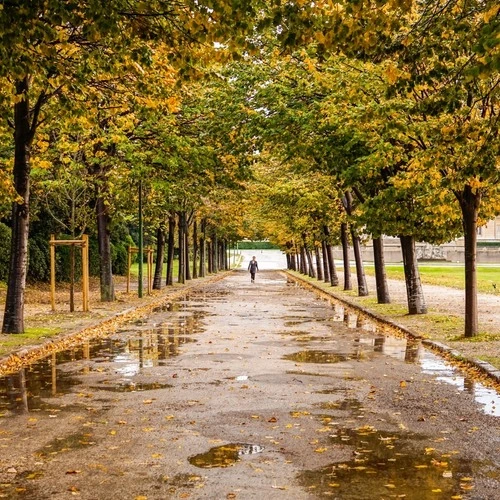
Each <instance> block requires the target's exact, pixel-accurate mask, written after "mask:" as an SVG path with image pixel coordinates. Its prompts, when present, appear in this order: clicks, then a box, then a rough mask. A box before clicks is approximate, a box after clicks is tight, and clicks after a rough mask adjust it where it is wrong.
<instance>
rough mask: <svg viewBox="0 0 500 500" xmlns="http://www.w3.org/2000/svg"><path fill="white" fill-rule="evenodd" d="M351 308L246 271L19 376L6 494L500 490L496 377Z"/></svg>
mask: <svg viewBox="0 0 500 500" xmlns="http://www.w3.org/2000/svg"><path fill="white" fill-rule="evenodd" d="M344 319H345V315H344V313H343V312H340V311H338V310H336V309H335V308H334V307H332V306H331V305H330V304H329V303H328V302H326V301H324V300H321V299H319V298H318V297H317V296H316V295H314V294H313V293H312V292H309V291H307V290H304V289H303V288H302V287H300V286H297V285H296V284H295V283H292V282H288V281H287V279H286V277H285V276H284V275H283V274H282V273H278V272H272V271H266V272H262V273H259V274H258V276H257V282H256V283H254V284H251V283H250V280H249V278H248V274H247V273H243V272H235V273H232V274H231V275H229V276H228V277H226V278H225V279H223V280H219V281H217V282H213V283H209V284H207V285H206V286H202V287H199V288H197V289H193V290H191V291H190V292H189V293H188V295H187V296H186V297H184V298H178V299H177V300H175V301H172V302H169V301H167V302H166V304H165V306H164V307H161V308H158V309H157V310H155V311H153V312H152V313H151V314H149V315H148V316H147V317H144V318H142V319H139V318H134V319H131V320H130V321H129V323H128V324H127V325H124V326H122V327H121V328H120V330H119V331H117V332H116V333H114V334H112V335H111V336H110V337H107V338H101V339H97V340H95V341H91V342H86V343H84V344H82V346H81V347H78V348H76V347H75V348H73V349H68V350H67V351H63V352H61V353H58V354H54V355H53V356H52V357H50V358H49V359H47V360H45V361H40V362H39V363H36V364H35V365H33V366H31V367H30V368H29V369H26V370H22V371H21V372H19V373H18V374H16V375H15V376H14V375H13V376H12V377H10V378H9V379H8V380H7V379H3V381H4V382H3V384H4V385H3V386H2V389H1V391H0V394H2V395H3V405H2V419H0V447H1V448H2V453H1V454H0V457H1V458H0V496H3V497H4V498H30V499H31V498H35V499H41V500H43V499H49V498H50V499H54V500H58V499H66V498H70V497H71V498H73V497H75V496H76V497H79V498H82V499H89V500H90V499H111V498H113V499H114V498H117V499H135V500H145V499H158V500H159V499H166V498H167V499H168V498H172V499H177V498H195V499H198V498H199V499H205V498H206V499H228V498H231V499H233V498H237V499H245V500H246V499H259V500H260V499H262V498H269V499H277V500H280V499H309V498H318V497H332V498H338V499H347V500H350V499H352V500H359V499H372V498H376V499H379V498H384V499H385V498H407V499H414V500H422V499H423V500H425V499H431V498H432V499H445V498H446V499H449V498H456V499H458V498H463V499H482V500H489V499H491V500H493V499H496V498H498V496H497V492H498V491H499V489H500V467H499V465H500V462H499V457H500V453H499V451H500V425H499V417H496V416H493V415H494V412H495V411H496V410H495V408H494V407H491V406H490V409H492V410H493V413H492V414H487V412H485V411H484V408H485V406H484V404H480V402H479V399H478V398H479V395H480V387H479V386H478V385H477V384H476V383H475V382H474V381H471V380H466V379H463V378H461V376H460V374H458V373H455V372H453V371H452V369H451V368H450V367H447V366H445V365H443V363H442V362H441V361H440V360H439V359H438V358H436V357H434V356H433V355H432V354H430V353H429V352H428V351H427V350H425V349H423V348H422V347H421V346H420V345H419V344H418V343H417V344H415V343H412V342H408V341H407V339H404V338H398V337H393V336H388V335H386V334H385V333H384V332H381V331H378V330H376V329H375V328H374V327H373V325H371V324H370V323H368V322H366V323H365V322H362V321H360V320H359V318H357V319H355V320H354V322H353V323H352V322H351V323H350V322H349V319H348V321H347V323H345V322H344ZM458 381H460V384H461V385H460V384H458Z"/></svg>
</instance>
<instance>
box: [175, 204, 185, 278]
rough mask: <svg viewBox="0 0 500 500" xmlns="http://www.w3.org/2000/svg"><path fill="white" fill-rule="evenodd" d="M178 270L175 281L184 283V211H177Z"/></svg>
mask: <svg viewBox="0 0 500 500" xmlns="http://www.w3.org/2000/svg"><path fill="white" fill-rule="evenodd" d="M178 215H179V228H178V232H179V272H178V274H177V282H178V283H185V282H186V247H185V243H186V237H185V233H184V229H185V227H186V225H185V222H184V219H185V217H186V213H185V212H179V214H178Z"/></svg>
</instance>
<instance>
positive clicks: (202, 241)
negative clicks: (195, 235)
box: [200, 220, 207, 278]
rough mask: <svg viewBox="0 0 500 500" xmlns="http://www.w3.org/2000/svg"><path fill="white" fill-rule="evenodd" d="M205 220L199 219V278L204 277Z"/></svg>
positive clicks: (205, 253)
mask: <svg viewBox="0 0 500 500" xmlns="http://www.w3.org/2000/svg"><path fill="white" fill-rule="evenodd" d="M205 226H206V222H205V221H204V220H202V221H201V236H200V278H204V277H205V258H206V255H207V251H206V248H205V247H206V243H205V242H206V234H205Z"/></svg>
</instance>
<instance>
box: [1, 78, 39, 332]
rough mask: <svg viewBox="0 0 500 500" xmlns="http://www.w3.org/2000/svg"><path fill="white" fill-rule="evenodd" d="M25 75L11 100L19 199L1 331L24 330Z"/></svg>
mask: <svg viewBox="0 0 500 500" xmlns="http://www.w3.org/2000/svg"><path fill="white" fill-rule="evenodd" d="M28 92H29V79H28V77H27V76H26V77H25V78H24V79H23V80H19V81H17V82H16V95H17V97H18V98H19V97H20V96H23V98H21V100H20V101H19V102H17V103H16V104H14V148H15V149H14V170H13V174H14V188H15V190H16V193H17V195H18V196H19V198H20V200H19V201H16V202H14V203H13V204H12V239H11V250H10V264H9V277H8V279H7V296H6V299H5V313H4V316H3V326H2V333H24V291H25V288H26V273H27V266H28V233H29V206H30V172H31V165H30V154H31V143H32V141H33V132H34V129H33V130H32V127H34V126H35V124H33V126H32V127H31V126H30V109H29V99H28Z"/></svg>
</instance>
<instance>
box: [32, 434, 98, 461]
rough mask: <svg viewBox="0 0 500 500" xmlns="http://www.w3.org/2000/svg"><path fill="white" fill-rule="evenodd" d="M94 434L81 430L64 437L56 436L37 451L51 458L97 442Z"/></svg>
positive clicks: (42, 456)
mask: <svg viewBox="0 0 500 500" xmlns="http://www.w3.org/2000/svg"><path fill="white" fill-rule="evenodd" d="M92 437H93V436H92V434H89V433H83V432H79V433H76V434H71V435H69V436H66V437H64V438H56V439H54V440H53V441H51V442H50V443H48V444H46V445H45V446H44V447H43V448H41V449H39V450H38V451H37V452H36V455H37V456H38V457H40V458H45V459H47V458H51V457H53V456H55V455H57V454H59V453H64V452H67V451H72V450H78V449H82V448H85V447H87V446H91V445H93V444H95V442H94V441H93V440H92Z"/></svg>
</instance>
